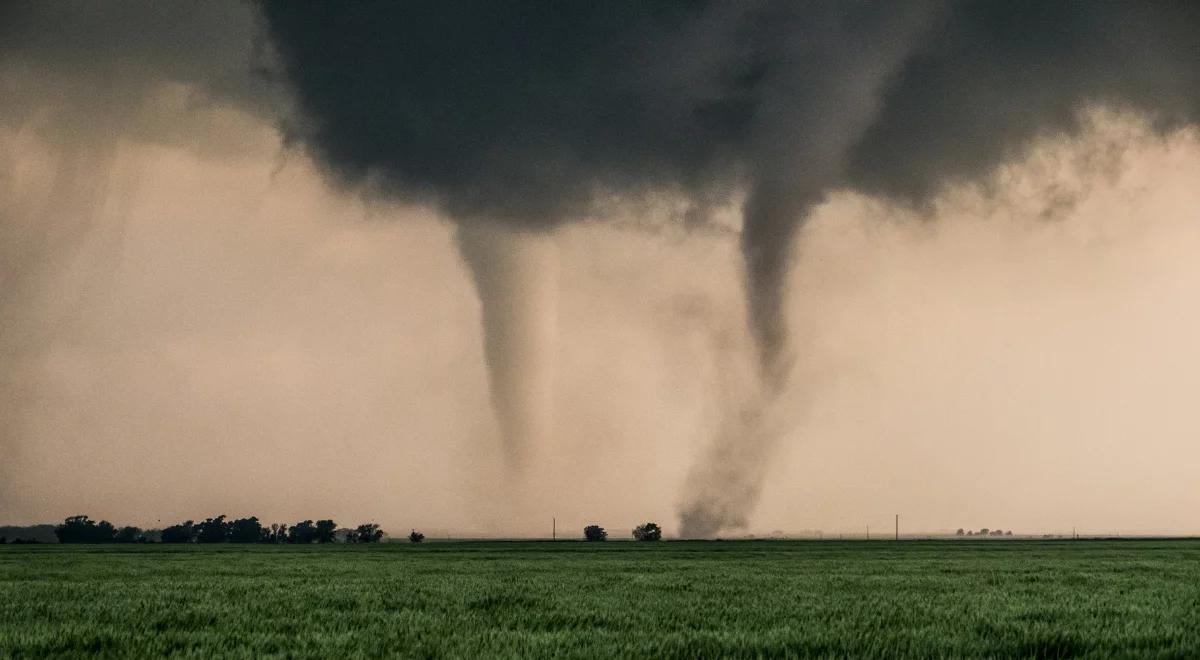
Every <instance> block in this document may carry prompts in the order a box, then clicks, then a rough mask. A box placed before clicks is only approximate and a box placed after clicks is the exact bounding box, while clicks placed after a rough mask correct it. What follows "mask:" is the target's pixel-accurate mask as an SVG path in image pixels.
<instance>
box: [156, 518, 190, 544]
mask: <svg viewBox="0 0 1200 660" xmlns="http://www.w3.org/2000/svg"><path fill="white" fill-rule="evenodd" d="M161 538H162V542H163V543H191V542H192V541H195V540H196V526H195V525H193V524H192V521H190V520H186V521H184V522H182V523H179V524H178V525H171V526H170V527H167V528H164V529H163V531H162V535H161Z"/></svg>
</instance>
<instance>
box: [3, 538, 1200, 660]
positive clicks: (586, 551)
mask: <svg viewBox="0 0 1200 660" xmlns="http://www.w3.org/2000/svg"><path fill="white" fill-rule="evenodd" d="M83 654H103V655H121V656H145V655H160V654H178V655H193V656H202V657H212V656H251V655H253V656H260V655H286V656H313V657H317V656H319V657H338V656H360V655H362V656H388V655H400V656H456V657H497V656H526V657H527V656H550V655H554V656H569V657H628V656H642V657H654V658H662V657H675V658H694V657H716V656H734V657H761V656H798V657H838V656H850V657H870V656H874V657H884V656H886V657H929V656H943V657H964V656H989V657H1014V658H1016V657H1021V658H1024V657H1068V656H1092V657H1114V656H1117V657H1122V656H1123V657H1178V658H1196V657H1200V542H1198V541H1182V540H1181V541H1057V542H1038V541H952V542H951V541H942V542H938V541H929V542H920V541H911V542H906V541H900V542H845V543H843V542H829V541H826V542H765V541H763V542H753V541H751V542H686V543H684V542H663V543H656V544H638V543H632V542H609V543H605V544H585V543H580V542H559V543H553V544H552V543H534V542H512V543H426V544H423V545H419V546H413V545H407V544H384V545H379V546H374V547H371V546H304V547H296V546H292V547H288V546H231V545H222V546H158V545H146V546H136V545H134V546H106V547H105V546H91V547H87V546H0V656H17V657H31V656H37V657H44V656H79V655H83Z"/></svg>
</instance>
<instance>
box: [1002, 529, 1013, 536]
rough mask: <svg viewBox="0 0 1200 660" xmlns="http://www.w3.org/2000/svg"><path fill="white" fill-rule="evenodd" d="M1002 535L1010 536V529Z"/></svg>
mask: <svg viewBox="0 0 1200 660" xmlns="http://www.w3.org/2000/svg"><path fill="white" fill-rule="evenodd" d="M1004 535H1005V536H1012V530H1011V529H1010V530H1008V531H1006V532H1004Z"/></svg>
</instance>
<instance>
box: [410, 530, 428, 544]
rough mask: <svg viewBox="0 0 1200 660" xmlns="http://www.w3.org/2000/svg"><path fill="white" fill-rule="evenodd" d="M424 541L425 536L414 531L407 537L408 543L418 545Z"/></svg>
mask: <svg viewBox="0 0 1200 660" xmlns="http://www.w3.org/2000/svg"><path fill="white" fill-rule="evenodd" d="M424 540H425V535H424V534H422V533H421V532H418V531H417V530H415V529H414V530H413V531H412V533H411V534H409V535H408V542H409V543H420V542H421V541H424Z"/></svg>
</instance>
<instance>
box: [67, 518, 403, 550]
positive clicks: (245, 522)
mask: <svg viewBox="0 0 1200 660" xmlns="http://www.w3.org/2000/svg"><path fill="white" fill-rule="evenodd" d="M54 535H55V536H57V537H58V542H59V543H153V542H155V540H156V539H157V540H158V541H159V542H162V543H297V544H307V543H335V542H339V543H378V542H379V541H381V540H382V539H383V536H384V533H383V530H381V529H379V525H377V524H375V523H364V524H362V525H359V526H357V527H355V528H353V529H339V528H338V526H337V523H335V522H334V521H332V520H317V521H315V522H314V521H312V520H304V521H301V522H298V523H296V524H294V525H287V524H283V523H274V524H271V525H269V526H268V525H263V524H262V523H261V522H259V520H258V518H257V517H256V516H250V517H249V518H238V519H236V520H229V519H227V518H226V516H223V515H222V516H216V517H215V518H206V519H205V520H203V521H201V522H195V521H192V520H187V521H184V522H182V523H179V524H177V525H171V526H169V527H164V528H163V529H162V530H142V529H141V528H138V527H134V526H132V525H127V526H123V527H117V526H116V525H113V524H112V523H110V522H108V521H107V520H101V521H95V520H92V519H91V518H89V517H87V516H71V517H69V518H67V519H66V520H64V521H63V522H62V524H60V525H56V526H55V527H54ZM416 536H420V537H421V539H424V536H423V535H420V533H419V532H417V531H416V530H413V534H410V535H409V539H410V540H414V539H415V537H416ZM414 542H417V543H419V542H420V541H419V540H414Z"/></svg>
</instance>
